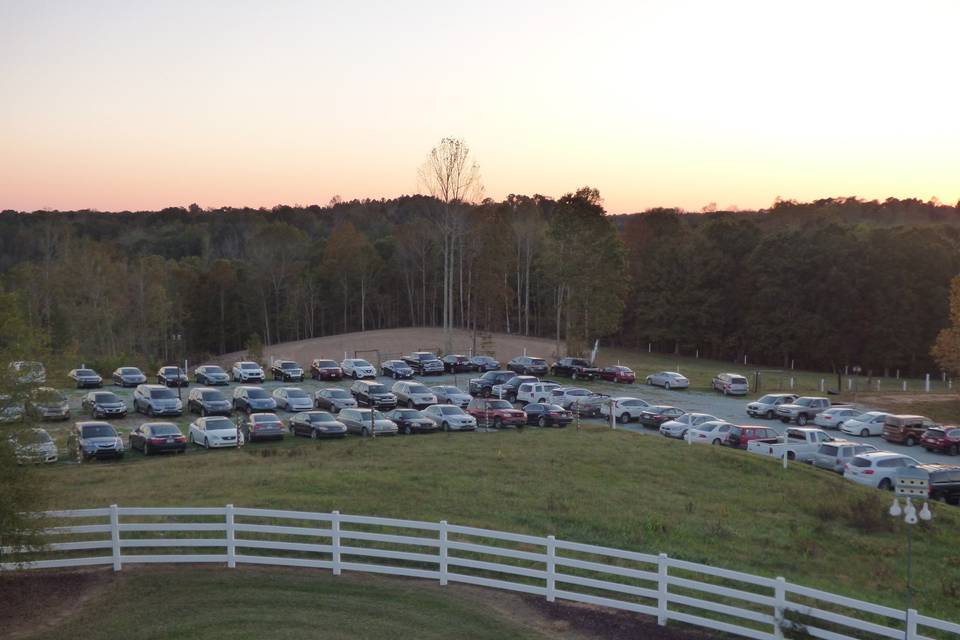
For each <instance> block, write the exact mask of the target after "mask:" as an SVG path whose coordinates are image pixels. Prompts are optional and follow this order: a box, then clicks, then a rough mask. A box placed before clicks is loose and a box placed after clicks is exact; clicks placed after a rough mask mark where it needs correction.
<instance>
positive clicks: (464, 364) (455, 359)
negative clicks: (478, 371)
mask: <svg viewBox="0 0 960 640" xmlns="http://www.w3.org/2000/svg"><path fill="white" fill-rule="evenodd" d="M440 361H441V362H443V370H444V371H446V372H448V373H462V372H464V371H471V370H473V368H474V367H473V364H471V362H470V358H468V357H467V356H461V355H458V354H454V353H451V354H450V355H447V356H443V357H442V358H440Z"/></svg>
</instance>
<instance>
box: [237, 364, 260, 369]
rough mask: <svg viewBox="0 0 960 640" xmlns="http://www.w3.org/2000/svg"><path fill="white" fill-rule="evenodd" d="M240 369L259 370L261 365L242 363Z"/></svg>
mask: <svg viewBox="0 0 960 640" xmlns="http://www.w3.org/2000/svg"><path fill="white" fill-rule="evenodd" d="M240 368H241V369H259V368H260V365H258V364H257V363H256V362H241V363H240Z"/></svg>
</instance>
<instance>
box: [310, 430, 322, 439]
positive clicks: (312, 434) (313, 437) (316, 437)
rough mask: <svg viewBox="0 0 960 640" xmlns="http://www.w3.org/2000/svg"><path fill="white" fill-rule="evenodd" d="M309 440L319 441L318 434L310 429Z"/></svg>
mask: <svg viewBox="0 0 960 640" xmlns="http://www.w3.org/2000/svg"><path fill="white" fill-rule="evenodd" d="M310 439H311V440H319V439H320V432H319V431H317V430H316V429H311V430H310Z"/></svg>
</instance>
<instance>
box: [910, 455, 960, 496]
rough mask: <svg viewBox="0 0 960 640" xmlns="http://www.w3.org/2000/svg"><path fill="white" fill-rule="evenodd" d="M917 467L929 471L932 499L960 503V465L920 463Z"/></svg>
mask: <svg viewBox="0 0 960 640" xmlns="http://www.w3.org/2000/svg"><path fill="white" fill-rule="evenodd" d="M917 469H921V470H923V471H926V472H927V475H928V476H929V479H930V499H931V500H943V501H944V502H946V503H947V504H952V505H960V465H955V464H920V465H917Z"/></svg>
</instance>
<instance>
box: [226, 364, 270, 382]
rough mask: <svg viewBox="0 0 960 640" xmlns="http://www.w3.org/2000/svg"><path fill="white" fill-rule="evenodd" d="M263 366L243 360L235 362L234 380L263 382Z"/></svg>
mask: <svg viewBox="0 0 960 640" xmlns="http://www.w3.org/2000/svg"><path fill="white" fill-rule="evenodd" d="M263 379H264V374H263V367H261V366H260V365H259V364H257V363H256V362H249V361H242V362H234V363H233V381H234V382H254V381H256V382H263Z"/></svg>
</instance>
